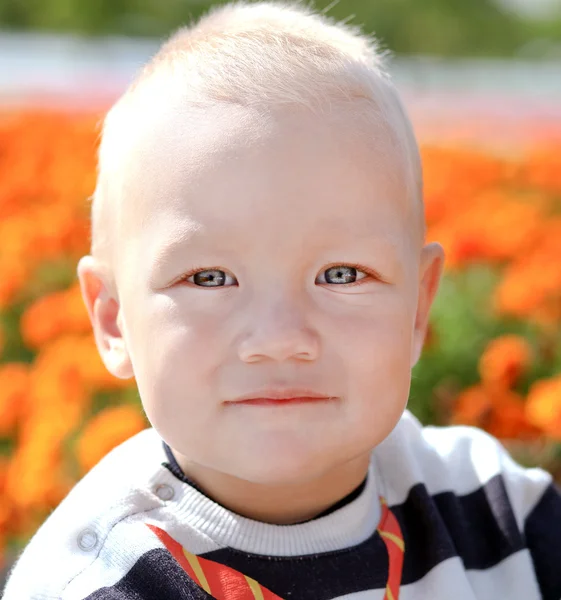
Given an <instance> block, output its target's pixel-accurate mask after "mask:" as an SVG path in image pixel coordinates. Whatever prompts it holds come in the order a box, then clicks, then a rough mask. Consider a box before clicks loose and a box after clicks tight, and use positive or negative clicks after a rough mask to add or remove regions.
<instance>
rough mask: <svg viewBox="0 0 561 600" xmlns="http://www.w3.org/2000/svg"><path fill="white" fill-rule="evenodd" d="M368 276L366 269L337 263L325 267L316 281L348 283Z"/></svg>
mask: <svg viewBox="0 0 561 600" xmlns="http://www.w3.org/2000/svg"><path fill="white" fill-rule="evenodd" d="M365 277H368V274H367V273H365V272H364V271H360V270H359V269H357V268H356V267H352V266H350V265H335V266H333V267H329V269H325V271H323V272H322V273H321V275H319V276H318V278H317V279H316V283H328V284H348V283H355V282H357V281H360V280H361V279H364V278H365Z"/></svg>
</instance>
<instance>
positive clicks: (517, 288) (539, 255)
mask: <svg viewBox="0 0 561 600" xmlns="http://www.w3.org/2000/svg"><path fill="white" fill-rule="evenodd" d="M560 256H561V218H558V217H557V218H555V219H553V218H552V219H551V220H550V221H549V222H547V223H544V224H543V225H542V227H541V230H540V234H539V236H538V242H536V244H535V247H534V248H533V249H532V251H530V252H528V253H524V254H522V255H521V256H520V257H519V258H518V259H517V260H515V261H514V262H513V263H512V264H511V265H509V266H508V267H507V269H506V270H505V273H504V276H503V280H502V281H501V283H500V284H499V285H498V286H497V289H496V290H495V297H494V304H495V307H496V309H497V310H498V311H499V312H502V313H505V314H511V315H515V316H517V317H522V318H531V319H533V320H537V321H543V322H559V321H561V260H559V257H560Z"/></svg>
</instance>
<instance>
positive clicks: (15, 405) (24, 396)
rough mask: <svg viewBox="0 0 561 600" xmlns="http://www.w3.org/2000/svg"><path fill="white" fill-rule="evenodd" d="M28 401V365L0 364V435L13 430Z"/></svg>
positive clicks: (5, 434) (7, 433)
mask: <svg viewBox="0 0 561 600" xmlns="http://www.w3.org/2000/svg"><path fill="white" fill-rule="evenodd" d="M28 402H29V365H27V364H25V363H18V362H12V363H4V364H3V365H0V436H8V435H10V434H13V433H14V432H15V427H16V425H17V423H18V421H19V419H20V417H21V416H22V415H23V414H24V412H25V410H26V408H27V405H28Z"/></svg>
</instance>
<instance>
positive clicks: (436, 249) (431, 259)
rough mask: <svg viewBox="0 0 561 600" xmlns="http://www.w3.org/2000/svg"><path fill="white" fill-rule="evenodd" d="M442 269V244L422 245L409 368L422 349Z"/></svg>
mask: <svg viewBox="0 0 561 600" xmlns="http://www.w3.org/2000/svg"><path fill="white" fill-rule="evenodd" d="M443 270H444V249H443V248H442V246H441V245H440V244H439V243H437V242H433V243H430V244H427V245H426V246H424V247H423V249H422V250H421V261H420V273H419V274H420V280H419V295H418V302H417V313H416V316H415V328H414V332H413V347H412V356H411V368H413V367H414V366H415V365H416V364H417V361H418V360H419V358H420V356H421V352H422V350H423V345H424V342H425V336H426V333H427V327H428V322H429V316H430V309H431V306H432V303H433V301H434V298H435V296H436V292H437V291H438V286H439V284H440V280H441V278H442V272H443Z"/></svg>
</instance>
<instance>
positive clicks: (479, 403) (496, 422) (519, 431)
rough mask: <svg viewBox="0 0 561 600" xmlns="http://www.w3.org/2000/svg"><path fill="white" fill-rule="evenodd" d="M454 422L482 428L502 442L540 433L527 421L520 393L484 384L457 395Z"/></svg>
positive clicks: (533, 436) (532, 436)
mask: <svg viewBox="0 0 561 600" xmlns="http://www.w3.org/2000/svg"><path fill="white" fill-rule="evenodd" d="M452 422H453V423H455V424H462V425H471V426H474V427H481V428H483V429H485V430H486V431H488V432H489V433H490V434H491V435H494V436H495V437H497V438H500V439H532V438H535V437H536V436H538V435H539V433H540V431H539V429H538V428H537V427H535V426H534V425H533V424H532V423H529V422H528V420H527V419H526V414H525V411H524V401H523V398H522V397H521V396H520V395H519V394H517V393H515V392H513V391H511V390H507V389H505V388H503V387H495V386H491V385H484V384H480V385H474V386H472V387H470V388H467V389H466V390H464V391H463V392H462V393H461V394H460V395H459V396H458V398H457V400H456V405H455V408H454V413H453V417H452Z"/></svg>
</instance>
